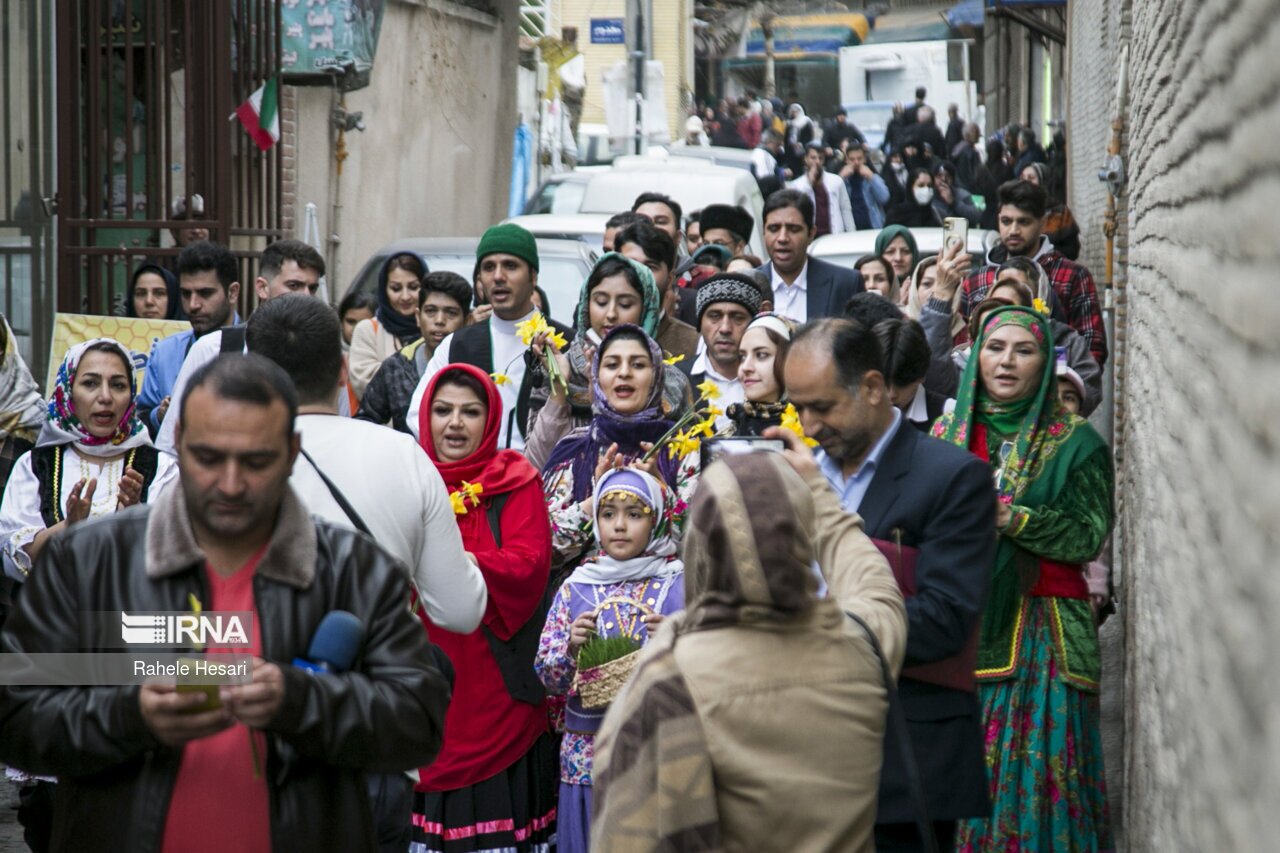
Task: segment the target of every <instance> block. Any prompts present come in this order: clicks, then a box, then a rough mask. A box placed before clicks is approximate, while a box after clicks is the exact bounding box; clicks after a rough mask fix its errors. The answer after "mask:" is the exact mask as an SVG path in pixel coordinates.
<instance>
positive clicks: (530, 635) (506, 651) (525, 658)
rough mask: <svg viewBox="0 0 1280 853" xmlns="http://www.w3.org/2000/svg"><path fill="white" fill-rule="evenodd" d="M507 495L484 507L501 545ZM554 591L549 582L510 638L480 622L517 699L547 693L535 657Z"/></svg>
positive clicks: (534, 700) (532, 700) (538, 698)
mask: <svg viewBox="0 0 1280 853" xmlns="http://www.w3.org/2000/svg"><path fill="white" fill-rule="evenodd" d="M506 502H507V495H506V494H505V493H504V494H501V495H498V496H497V497H495V498H494V499H493V500H492V501H491V502H490V504H489V508H488V509H487V510H485V515H486V516H487V517H488V519H489V530H490V532H492V533H493V541H494V542H495V543H496V544H497V546H498V547H499V548H501V547H502V530H501V527H502V508H503V506H505V505H506ZM552 594H553V591H552V589H551V586H550V584H548V586H547V588H546V589H544V590H543V592H542V600H541V601H539V602H538V607H537V608H536V609H535V610H534V611H533V615H532V616H530V617H529V621H528V622H525V623H524V624H523V625H521V626H520V630H518V631H516V632H515V633H514V634H512V635H511V639H510V640H503V639H500V638H499V637H498V635H497V634H495V633H493V631H492V630H491V629H490V628H489V626H488V625H484V626H481V627H482V628H483V630H484V638H485V639H486V640H487V641H488V642H489V651H491V652H492V653H493V659H494V661H495V662H496V663H497V664H498V671H499V672H501V673H502V682H503V684H505V685H506V688H507V693H509V694H511V698H512V699H515V700H516V701H517V702H526V703H528V704H530V705H538V704H540V703H541V702H542V700H543V699H545V698H546V696H547V691H546V688H545V687H543V686H542V682H541V681H540V680H539V679H538V675H537V673H536V672H535V671H534V668H533V659H534V657H535V656H536V655H537V653H538V641H539V640H540V639H541V637H542V626H543V624H544V623H545V622H546V621H547V611H548V610H550V608H551V596H552Z"/></svg>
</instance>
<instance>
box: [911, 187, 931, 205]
mask: <svg viewBox="0 0 1280 853" xmlns="http://www.w3.org/2000/svg"><path fill="white" fill-rule="evenodd" d="M913 192H914V193H915V196H916V204H928V203H929V202H931V201H933V187H916V188H915V190H913Z"/></svg>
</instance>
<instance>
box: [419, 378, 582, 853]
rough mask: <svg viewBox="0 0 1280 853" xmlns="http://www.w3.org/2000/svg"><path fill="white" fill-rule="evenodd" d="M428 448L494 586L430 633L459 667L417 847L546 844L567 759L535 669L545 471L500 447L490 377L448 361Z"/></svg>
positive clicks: (429, 410) (427, 775)
mask: <svg viewBox="0 0 1280 853" xmlns="http://www.w3.org/2000/svg"><path fill="white" fill-rule="evenodd" d="M423 399H424V404H423V406H422V410H421V415H420V421H419V426H420V432H419V435H420V436H421V441H422V445H423V448H424V449H425V450H426V451H427V454H428V455H429V456H430V457H431V460H432V461H433V462H434V463H435V464H436V467H437V468H438V469H439V471H440V476H441V477H443V478H444V482H445V485H446V486H447V487H448V489H449V493H450V497H451V500H452V501H453V505H454V512H455V513H456V515H457V520H458V528H459V529H460V530H461V532H462V543H463V547H465V548H466V550H467V553H468V555H469V556H470V557H471V558H472V559H473V560H474V561H475V562H476V563H477V564H478V565H479V567H480V571H481V573H482V574H483V575H484V579H485V583H486V584H487V586H488V589H489V604H488V608H487V610H486V612H485V616H484V620H483V622H482V623H481V625H480V628H479V629H478V630H476V631H474V632H472V633H470V634H455V633H453V632H451V631H445V630H443V629H441V628H438V627H436V626H435V625H433V624H431V623H430V622H429V621H427V620H426V618H425V617H424V618H423V621H424V622H426V625H427V634H428V636H430V638H431V641H432V642H433V643H435V644H437V645H438V646H439V647H440V648H441V649H442V650H443V651H444V652H445V654H447V655H448V656H449V659H450V661H452V663H453V668H454V671H455V673H456V682H455V684H454V690H453V699H452V701H451V702H450V704H449V713H448V715H447V716H446V717H445V727H444V748H443V749H442V750H441V752H440V757H439V758H437V759H436V761H435V763H434V764H432V765H431V766H429V767H424V768H422V773H421V781H420V782H419V783H418V786H417V794H416V796H415V798H414V816H413V823H414V833H413V834H414V841H415V846H414V848H413V849H414V850H418V851H447V853H471V851H477V850H494V849H501V850H517V851H522V853H523V851H541V850H547V849H549V842H550V839H551V838H552V837H553V836H554V834H555V817H556V788H557V780H558V779H559V768H558V765H557V762H558V760H559V755H558V750H557V745H556V740H555V738H554V736H553V735H552V734H551V732H550V730H549V726H548V716H547V707H546V702H545V697H544V694H543V692H542V687H541V684H539V683H538V681H537V677H536V675H535V674H534V671H533V656H534V653H535V651H536V649H537V642H538V637H539V634H540V633H541V630H542V622H543V619H544V618H545V610H544V609H543V603H544V598H545V595H546V590H547V581H548V575H549V572H550V568H551V525H550V522H549V521H548V516H547V505H546V501H545V499H544V498H543V495H542V480H541V477H540V475H539V474H538V471H537V469H535V468H534V467H533V466H532V465H530V464H529V463H528V462H527V461H525V458H524V457H523V456H521V455H520V454H519V453H517V452H516V451H513V450H501V451H500V450H498V430H499V425H500V423H501V418H502V401H501V398H500V397H499V396H498V389H497V387H496V386H495V385H494V384H493V381H492V380H491V379H490V378H489V377H488V375H486V374H485V373H484V372H483V371H481V370H478V369H477V368H474V367H472V366H470V365H466V364H451V365H449V366H448V367H446V368H444V369H443V370H441V371H440V372H439V373H437V374H436V375H435V377H434V378H433V379H432V380H431V383H430V384H429V385H428V386H427V391H426V395H425V396H424V398H423Z"/></svg>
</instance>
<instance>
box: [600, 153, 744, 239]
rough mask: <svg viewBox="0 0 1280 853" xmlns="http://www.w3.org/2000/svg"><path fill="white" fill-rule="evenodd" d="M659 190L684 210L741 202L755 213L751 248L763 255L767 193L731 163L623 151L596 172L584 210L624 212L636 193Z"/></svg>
mask: <svg viewBox="0 0 1280 853" xmlns="http://www.w3.org/2000/svg"><path fill="white" fill-rule="evenodd" d="M647 192H655V193H662V194H663V195H667V196H670V197H671V198H672V199H674V200H675V201H676V202H678V203H679V205H680V207H681V208H682V209H683V211H684V213H685V214H689V213H692V212H693V211H695V210H701V209H702V208H704V207H706V206H707V205H709V204H735V205H740V206H741V207H743V208H744V209H746V210H747V212H748V213H750V214H751V216H752V218H753V219H755V233H754V234H752V235H751V241H750V243H751V245H750V248H749V249H748V251H750V252H751V253H752V254H756V255H759V256H761V257H764V223H763V222H762V221H761V220H762V219H763V215H762V214H763V211H764V198H763V197H762V196H761V195H760V187H759V186H757V185H756V179H755V178H754V177H752V176H751V173H750V172H748V171H744V170H742V169H735V168H732V167H730V166H712V165H708V164H706V163H702V162H699V161H697V160H692V159H680V158H675V157H673V158H671V159H670V160H665V161H664V160H662V159H659V158H656V157H655V158H650V157H643V156H641V157H619V158H618V159H617V160H616V161H614V165H613V168H612V169H610V170H609V171H607V172H601V173H599V174H597V175H593V176H592V177H591V180H590V181H589V182H588V183H587V189H586V192H585V193H584V194H583V196H582V206H581V207H580V208H579V212H580V213H609V214H613V213H621V212H622V211H624V210H630V209H631V205H632V203H633V202H634V201H635V200H636V196H638V195H640V194H641V193H647Z"/></svg>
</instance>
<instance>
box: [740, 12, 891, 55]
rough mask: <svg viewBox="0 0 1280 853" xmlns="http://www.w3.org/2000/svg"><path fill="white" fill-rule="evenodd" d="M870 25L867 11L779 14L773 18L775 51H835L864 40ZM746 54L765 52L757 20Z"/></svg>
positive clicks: (752, 29) (789, 52) (749, 36)
mask: <svg viewBox="0 0 1280 853" xmlns="http://www.w3.org/2000/svg"><path fill="white" fill-rule="evenodd" d="M870 29H871V25H870V23H869V22H868V21H867V16H866V15H860V14H831V15H779V16H778V17H777V18H774V21H773V50H774V54H775V55H776V54H784V53H785V54H802V53H835V52H837V51H839V50H840V48H842V47H849V46H851V45H858V44H862V42H863V40H864V39H865V38H866V37H867V33H868V32H869V31H870ZM746 55H747V56H764V30H762V29H761V28H760V24H759V23H758V22H757V23H756V24H755V25H754V26H752V28H751V32H750V34H749V35H748V36H747V53H746Z"/></svg>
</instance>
